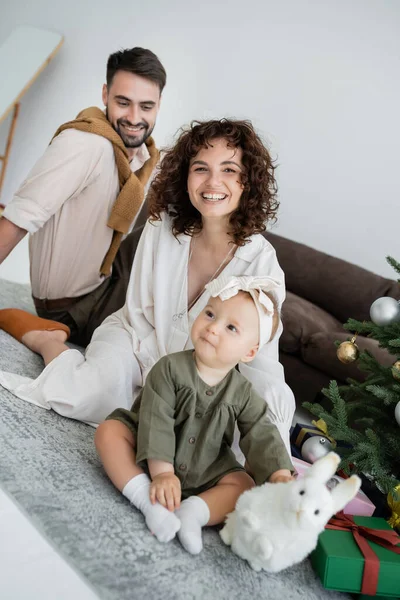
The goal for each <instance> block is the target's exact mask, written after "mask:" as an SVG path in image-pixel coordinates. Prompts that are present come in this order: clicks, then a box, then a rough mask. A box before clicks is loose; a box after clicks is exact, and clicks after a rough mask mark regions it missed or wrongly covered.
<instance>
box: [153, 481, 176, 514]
mask: <svg viewBox="0 0 400 600" xmlns="http://www.w3.org/2000/svg"><path fill="white" fill-rule="evenodd" d="M157 501H158V502H159V503H160V504H162V505H163V506H165V508H168V510H170V511H172V512H173V511H174V510H176V509H177V508H179V507H180V505H181V482H180V481H179V479H178V477H177V476H176V475H175V473H170V472H166V473H159V474H158V475H155V477H153V480H152V482H151V485H150V502H151V503H152V504H155V503H156V502H157Z"/></svg>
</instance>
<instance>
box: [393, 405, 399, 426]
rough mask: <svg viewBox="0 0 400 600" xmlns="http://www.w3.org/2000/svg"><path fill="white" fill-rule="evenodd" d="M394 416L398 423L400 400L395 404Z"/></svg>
mask: <svg viewBox="0 0 400 600" xmlns="http://www.w3.org/2000/svg"><path fill="white" fill-rule="evenodd" d="M394 417H395V419H396V421H397V424H398V425H400V402H398V403H397V404H396V408H395V409H394Z"/></svg>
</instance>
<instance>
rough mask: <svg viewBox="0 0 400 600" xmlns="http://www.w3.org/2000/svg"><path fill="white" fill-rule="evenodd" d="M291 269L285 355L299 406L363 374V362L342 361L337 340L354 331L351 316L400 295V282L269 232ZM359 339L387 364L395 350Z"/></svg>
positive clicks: (284, 263)
mask: <svg viewBox="0 0 400 600" xmlns="http://www.w3.org/2000/svg"><path fill="white" fill-rule="evenodd" d="M266 237H267V239H268V240H269V241H270V242H271V244H272V245H273V246H274V248H275V250H276V253H277V256H278V260H279V263H280V265H281V267H282V269H283V271H284V272H285V278H286V288H287V298H286V301H285V303H284V305H283V308H282V321H283V333H282V336H281V339H280V359H281V362H282V364H283V366H284V368H285V376H286V381H287V383H288V384H289V386H290V387H291V388H292V390H293V392H294V394H295V397H296V403H297V406H300V405H301V404H302V403H303V402H305V401H308V402H314V401H316V400H320V391H321V389H322V388H323V387H326V386H327V385H328V384H329V381H331V380H332V379H336V380H337V381H338V382H339V383H343V382H345V380H346V379H347V378H348V377H353V378H354V379H359V380H362V379H363V378H364V377H365V375H364V374H363V373H362V372H361V371H360V370H359V369H358V368H357V363H356V362H355V363H352V364H350V365H344V364H342V363H341V362H340V361H339V360H338V359H337V357H336V347H335V344H334V342H335V340H340V341H344V340H347V339H349V337H351V334H349V332H347V331H345V330H344V329H343V326H342V324H343V323H345V322H346V321H347V319H348V318H350V317H351V318H354V319H358V320H360V321H363V320H369V319H370V317H369V309H370V306H371V304H372V302H373V301H374V300H376V299H377V298H380V297H381V296H391V297H393V298H396V299H400V285H399V284H398V283H397V282H396V281H394V280H390V279H385V278H384V277H380V276H379V275H375V274H374V273H371V272H370V271H367V270H366V269H363V268H361V267H357V266H356V265H353V264H351V263H348V262H346V261H344V260H341V259H339V258H335V257H333V256H330V255H328V254H325V253H324V252H320V251H318V250H314V249H313V248H310V247H309V246H306V245H304V244H300V243H298V242H294V241H292V240H289V239H287V238H284V237H281V236H279V235H276V234H273V233H268V234H267V235H266ZM382 260H384V257H382ZM357 345H358V346H359V348H360V349H368V350H369V351H370V352H372V353H373V354H374V355H375V356H376V357H377V358H378V359H379V361H380V362H381V364H384V365H387V366H389V365H392V364H393V362H394V359H393V356H391V355H390V354H389V353H387V352H386V350H384V349H382V348H379V347H378V344H377V342H376V341H375V340H371V339H369V338H366V337H362V336H359V337H358V338H357Z"/></svg>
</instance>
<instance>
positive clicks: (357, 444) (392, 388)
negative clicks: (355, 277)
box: [304, 257, 400, 493]
mask: <svg viewBox="0 0 400 600" xmlns="http://www.w3.org/2000/svg"><path fill="white" fill-rule="evenodd" d="M387 261H388V262H389V264H390V265H391V266H392V267H393V268H394V269H395V271H396V272H397V273H398V274H400V263H398V262H396V261H395V260H394V259H393V258H391V257H388V258H387ZM398 281H399V283H400V279H398ZM377 302H380V309H381V312H380V315H381V318H380V319H379V318H374V314H373V307H374V305H375V304H376V303H375V302H374V304H373V305H372V307H371V318H372V319H374V320H373V321H370V322H360V321H356V320H355V319H349V320H348V322H347V323H346V324H345V325H344V327H345V329H347V330H348V331H351V332H354V333H355V334H357V335H358V334H363V335H367V336H369V337H371V338H373V339H375V340H377V342H378V343H379V346H381V347H383V348H386V350H387V351H388V352H389V353H390V354H391V355H393V366H392V367H384V366H383V365H381V364H379V362H378V361H377V360H376V359H375V358H374V357H373V356H372V354H370V353H369V352H367V351H364V352H362V353H361V354H360V355H359V357H358V366H359V368H360V370H362V371H364V372H365V373H366V374H367V377H366V379H365V381H363V382H359V381H356V380H354V379H348V385H345V386H341V387H339V386H338V385H337V383H336V382H335V381H332V382H331V383H330V386H329V388H328V389H324V390H322V392H323V394H324V395H325V396H326V397H327V398H329V400H330V401H331V403H329V404H330V406H331V408H330V409H324V408H323V407H322V406H321V405H320V404H311V403H309V402H307V403H305V404H304V406H305V408H307V409H308V410H309V411H310V412H311V413H313V414H314V415H316V416H318V417H319V418H321V419H323V420H324V421H325V422H326V425H327V428H328V432H329V435H330V436H332V437H333V438H334V439H335V440H336V441H337V442H343V444H338V446H337V448H336V451H337V452H338V454H340V455H341V457H342V462H341V468H343V470H344V471H345V472H346V473H348V474H350V473H364V474H365V475H366V476H367V477H369V478H370V479H371V480H373V481H374V482H375V483H376V485H377V487H378V488H379V489H380V490H381V491H382V492H384V493H388V492H393V490H394V489H395V488H396V486H399V485H400V302H398V301H396V300H394V299H393V298H380V299H379V300H378V301H377ZM385 306H386V309H389V311H387V310H386V318H385ZM382 309H384V310H383V313H382ZM382 314H383V318H382ZM382 323H384V324H382ZM346 344H347V348H346V347H345V348H344V349H345V350H346V351H348V350H350V353H349V354H348V356H349V358H348V360H347V362H350V361H351V360H354V359H355V358H356V357H357V356H358V349H357V346H356V344H355V338H353V339H352V340H351V341H348V342H344V343H343V344H341V345H340V346H339V349H338V356H339V355H340V349H341V350H342V351H343V348H341V347H343V346H344V345H346ZM397 489H399V488H397Z"/></svg>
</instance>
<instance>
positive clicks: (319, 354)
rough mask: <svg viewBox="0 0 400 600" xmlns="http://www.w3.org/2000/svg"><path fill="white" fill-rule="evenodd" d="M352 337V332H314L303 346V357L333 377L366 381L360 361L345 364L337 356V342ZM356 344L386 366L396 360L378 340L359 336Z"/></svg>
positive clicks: (308, 362)
mask: <svg viewBox="0 0 400 600" xmlns="http://www.w3.org/2000/svg"><path fill="white" fill-rule="evenodd" d="M349 339H351V334H349V333H343V332H342V331H324V332H320V333H314V334H313V335H311V336H310V337H309V338H308V340H307V342H306V343H305V344H304V345H303V347H302V351H301V354H302V357H303V360H304V362H305V363H307V364H309V365H311V366H313V367H315V368H317V369H320V370H321V371H323V372H324V373H326V374H327V375H329V377H331V378H332V379H337V380H339V381H346V379H347V378H348V377H352V378H353V379H357V380H358V381H364V380H365V378H366V373H364V372H363V371H360V369H359V368H358V366H357V365H358V361H355V362H353V363H350V364H347V365H345V364H343V363H342V362H340V360H339V359H338V357H337V356H336V346H335V342H336V341H339V342H344V341H346V340H349ZM356 344H357V346H358V347H359V349H360V351H362V350H368V351H369V352H370V353H371V354H372V355H373V356H374V357H375V358H376V359H377V360H378V361H379V363H380V364H381V365H382V366H384V367H390V366H391V365H392V364H393V363H394V362H395V357H394V355H392V354H390V353H389V352H388V351H387V350H385V349H384V348H380V347H379V345H378V342H377V341H376V340H372V339H371V338H367V337H364V336H358V337H357V340H356Z"/></svg>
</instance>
